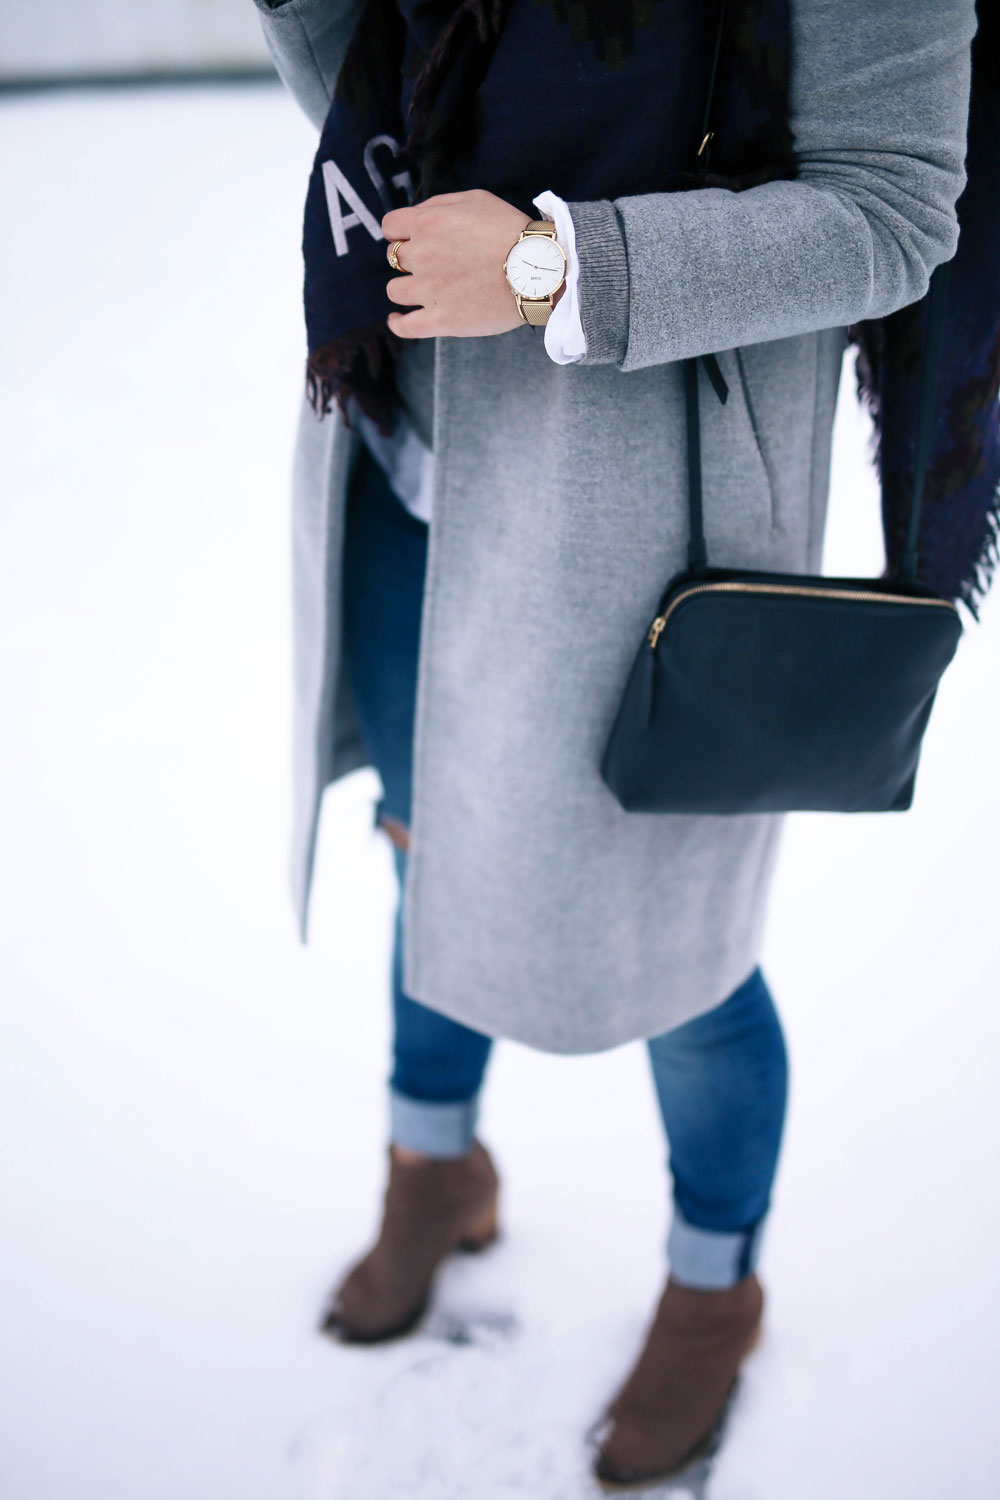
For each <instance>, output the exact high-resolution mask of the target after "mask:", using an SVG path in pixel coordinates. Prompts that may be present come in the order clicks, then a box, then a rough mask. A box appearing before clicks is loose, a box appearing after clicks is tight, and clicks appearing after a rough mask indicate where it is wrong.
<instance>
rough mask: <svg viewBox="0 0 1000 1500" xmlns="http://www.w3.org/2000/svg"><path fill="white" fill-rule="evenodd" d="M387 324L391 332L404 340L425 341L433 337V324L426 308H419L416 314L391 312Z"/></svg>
mask: <svg viewBox="0 0 1000 1500" xmlns="http://www.w3.org/2000/svg"><path fill="white" fill-rule="evenodd" d="M386 322H387V324H388V326H389V330H390V332H391V333H395V334H398V335H399V337H400V338H403V339H424V338H430V337H432V336H433V332H434V329H433V324H432V323H431V320H430V315H429V313H428V312H427V309H426V308H425V307H418V308H417V310H416V312H410V313H401V312H391V313H390V314H389V316H388V318H387V319H386Z"/></svg>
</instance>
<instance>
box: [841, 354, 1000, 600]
mask: <svg viewBox="0 0 1000 1500" xmlns="http://www.w3.org/2000/svg"><path fill="white" fill-rule="evenodd" d="M869 331H870V330H868V329H866V328H865V327H864V326H863V325H854V326H852V327H850V328H849V329H848V330H847V337H848V341H849V342H850V343H853V344H854V355H855V358H854V378H855V382H856V390H857V399H858V401H859V402H860V403H861V405H862V406H863V407H864V408H865V410H866V411H867V412H868V414H869V416H870V417H871V419H872V430H871V435H870V437H869V439H868V456H869V459H870V461H871V463H872V464H873V465H874V468H875V472H876V473H877V475H878V477H879V481H880V482H881V481H882V401H881V394H880V390H879V375H878V373H877V372H876V369H875V368H874V367H873V359H872V354H873V353H874V357H875V360H877V361H880V362H881V363H882V364H884V359H885V351H884V349H877V350H875V351H872V350H871V349H870V348H869V345H868V342H867V340H866V337H865V334H866V333H867V332H869ZM884 526H885V522H884ZM983 526H984V534H983V541H982V546H981V547H980V549H979V552H978V554H977V556H976V557H975V558H973V559H972V561H971V562H969V563H968V565H967V567H966V569H965V571H964V573H963V574H962V575H961V577H960V578H958V579H956V580H955V582H954V585H953V587H952V589H951V590H950V593H951V595H952V597H953V598H954V599H955V601H956V602H957V603H959V604H964V605H965V607H966V609H967V610H968V611H969V614H970V615H971V616H972V618H973V619H974V620H976V621H977V622H978V620H979V611H980V608H981V606H982V604H983V602H984V601H985V599H986V595H987V594H988V593H989V591H990V588H991V587H992V585H993V580H994V577H995V576H996V574H997V571H998V570H1000V481H998V482H997V485H996V488H995V489H994V492H993V499H992V500H991V502H990V505H989V507H988V509H987V511H986V515H985V517H984V520H983ZM886 566H887V569H888V566H889V562H888V559H887V563H886Z"/></svg>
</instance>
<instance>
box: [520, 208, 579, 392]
mask: <svg viewBox="0 0 1000 1500" xmlns="http://www.w3.org/2000/svg"><path fill="white" fill-rule="evenodd" d="M531 201H532V203H533V204H534V205H535V207H536V208H537V209H538V211H539V217H540V218H542V219H551V220H552V222H553V223H554V224H555V226H556V243H557V244H559V245H561V246H562V248H563V250H564V251H565V252H566V290H565V291H564V292H563V294H562V296H561V297H560V298H559V301H558V302H557V303H556V305H555V307H554V308H553V309H552V312H551V314H550V315H549V321H548V322H547V323H546V325H545V352H546V354H548V356H549V358H550V359H554V360H555V362H556V364H557V365H573V364H576V363H577V362H578V361H579V360H581V359H582V358H583V356H584V355H585V354H586V352H587V336H586V334H585V333H584V331H583V322H582V320H581V318H580V262H579V259H578V258H577V253H576V231H575V229H574V227H573V218H572V215H571V214H570V211H569V209H568V208H567V207H566V204H565V202H564V201H563V199H562V198H559V197H557V196H556V194H555V193H551V192H549V191H547V190H546V191H545V192H544V193H539V194H538V196H537V197H536V198H532V200H531Z"/></svg>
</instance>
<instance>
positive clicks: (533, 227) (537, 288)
mask: <svg viewBox="0 0 1000 1500" xmlns="http://www.w3.org/2000/svg"><path fill="white" fill-rule="evenodd" d="M503 274H504V275H505V276H506V278H507V285H508V286H509V287H510V289H511V291H512V292H513V293H514V301H515V302H516V303H517V310H518V312H519V313H520V314H521V317H522V318H523V319H524V321H525V322H526V323H531V324H533V325H534V326H535V327H537V326H539V325H540V324H543V323H547V322H548V321H549V318H550V317H551V316H552V309H553V307H554V305H555V304H554V303H553V301H552V299H553V297H554V296H555V294H556V292H558V290H559V288H560V287H561V286H562V285H563V283H564V282H565V280H566V252H565V250H564V249H563V247H562V245H560V244H559V242H558V241H557V239H556V226H555V224H554V223H553V222H552V220H551V219H529V221H528V223H527V224H526V225H525V226H524V228H523V229H522V230H521V233H520V234H519V235H518V237H517V239H516V241H515V242H514V244H513V245H511V247H510V249H509V250H508V251H507V257H506V259H505V261H504V263H503Z"/></svg>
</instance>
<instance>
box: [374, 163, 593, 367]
mask: <svg viewBox="0 0 1000 1500" xmlns="http://www.w3.org/2000/svg"><path fill="white" fill-rule="evenodd" d="M530 222H531V221H530V219H528V218H526V217H525V215H524V214H523V213H522V212H521V210H520V209H518V208H515V207H514V206H513V204H511V203H506V202H505V201H504V199H503V198H498V197H497V196H496V194H495V193H490V192H487V190H486V189H485V188H473V189H472V190H471V192H466V193H439V194H438V195H437V196H436V197H433V198H427V199H425V200H424V202H422V203H414V204H412V205H411V206H410V207H409V208H394V209H392V210H391V211H390V212H389V213H387V214H386V215H385V217H384V218H383V220H382V233H383V234H384V235H385V237H386V239H387V240H388V242H389V243H390V244H392V242H393V240H402V241H403V244H402V245H400V247H399V249H398V251H397V252H396V258H397V259H398V261H399V264H400V269H401V271H402V272H403V273H404V274H402V275H398V276H393V278H392V280H391V281H390V282H389V283H388V285H387V286H386V291H387V293H388V295H389V300H390V301H392V302H399V303H401V304H402V305H403V306H404V307H412V308H415V309H416V310H415V311H414V312H391V313H390V314H389V316H388V318H387V320H386V322H387V324H388V327H389V329H390V330H391V332H392V333H395V334H398V335H399V337H400V338H404V339H424V338H436V337H439V336H447V337H450V338H477V337H480V336H482V335H484V334H491V333H507V332H508V330H509V329H511V328H517V327H519V326H521V325H522V324H523V323H524V320H523V318H522V317H521V315H520V313H519V312H518V310H517V303H516V302H515V301H514V293H513V292H512V291H511V289H510V287H509V286H508V285H507V278H506V277H505V276H504V273H503V263H504V259H505V257H506V255H507V251H508V250H509V249H510V247H511V245H513V243H514V241H515V240H516V239H517V237H518V235H519V234H520V233H521V230H522V229H523V228H524V226H525V225H526V224H528V223H530ZM389 269H390V271H391V267H390V268H389ZM562 290H564V288H560V292H561V291H562ZM556 300H557V301H558V297H557V299H556Z"/></svg>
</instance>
